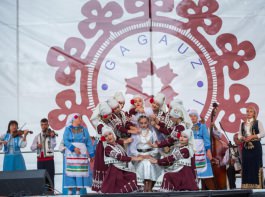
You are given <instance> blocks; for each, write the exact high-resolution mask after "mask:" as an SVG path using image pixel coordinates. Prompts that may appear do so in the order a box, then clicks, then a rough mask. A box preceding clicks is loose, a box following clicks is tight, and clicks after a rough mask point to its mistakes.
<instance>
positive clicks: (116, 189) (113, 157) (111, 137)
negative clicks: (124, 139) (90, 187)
mask: <svg viewBox="0 0 265 197" xmlns="http://www.w3.org/2000/svg"><path fill="white" fill-rule="evenodd" d="M102 135H103V136H104V137H105V139H106V142H104V143H106V147H105V158H104V161H105V163H106V164H107V165H108V170H107V173H106V176H105V178H104V181H103V183H102V189H101V191H102V193H129V192H134V191H137V190H138V186H137V180H136V174H135V173H134V172H132V171H131V170H130V169H129V168H128V167H127V166H128V163H129V162H130V161H140V160H142V158H141V157H128V156H127V154H126V152H125V150H124V149H123V147H122V146H121V145H119V144H117V143H116V136H115V134H114V132H113V129H112V128H110V127H107V126H105V127H103V128H102Z"/></svg>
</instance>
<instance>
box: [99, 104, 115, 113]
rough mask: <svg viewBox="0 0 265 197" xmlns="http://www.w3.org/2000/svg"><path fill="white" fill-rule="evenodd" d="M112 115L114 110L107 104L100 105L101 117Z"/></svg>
mask: <svg viewBox="0 0 265 197" xmlns="http://www.w3.org/2000/svg"><path fill="white" fill-rule="evenodd" d="M111 113H112V109H111V108H110V106H109V105H108V104H107V103H106V102H102V103H100V104H99V115H101V116H104V115H109V114H111Z"/></svg>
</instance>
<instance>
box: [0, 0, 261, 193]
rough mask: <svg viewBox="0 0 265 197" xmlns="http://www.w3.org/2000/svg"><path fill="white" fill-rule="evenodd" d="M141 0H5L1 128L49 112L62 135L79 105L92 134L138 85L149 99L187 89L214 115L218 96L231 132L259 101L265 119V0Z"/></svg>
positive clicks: (0, 27)
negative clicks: (103, 113) (108, 108)
mask: <svg viewBox="0 0 265 197" xmlns="http://www.w3.org/2000/svg"><path fill="white" fill-rule="evenodd" d="M134 2H135V1H123V0H119V1H107V0H100V1H97V0H91V1H87V0H46V1H42V0H34V1H32V0H20V1H16V0H1V1H0V71H1V74H0V87H1V88H0V103H1V107H0V113H1V114H2V115H1V118H0V131H1V133H5V132H6V129H7V128H6V127H7V124H8V122H9V120H11V119H15V120H17V121H18V122H19V125H20V126H21V125H22V124H23V123H27V125H26V126H25V128H28V129H30V130H33V131H34V132H35V133H38V132H39V130H40V129H39V121H40V119H41V118H43V117H49V120H50V122H51V126H52V127H53V128H54V129H56V130H58V133H59V137H58V143H59V141H60V139H61V137H62V130H63V126H64V124H65V118H66V116H67V115H68V114H69V113H72V112H80V113H82V114H85V116H84V120H85V123H86V124H87V126H88V128H89V131H90V133H91V134H94V133H95V131H94V129H93V127H92V126H91V123H90V122H89V117H90V115H91V113H92V110H93V109H94V107H95V105H96V104H97V103H98V101H103V100H106V99H107V98H109V97H110V96H112V95H113V94H114V92H115V91H122V92H123V93H125V94H126V98H127V104H126V106H125V108H126V109H128V108H129V99H130V98H132V96H133V94H135V93H139V92H140V93H143V96H144V97H145V98H146V100H148V98H149V97H150V96H151V95H154V94H156V93H157V92H159V91H161V90H163V92H164V93H165V94H166V95H167V97H168V100H167V101H168V102H169V100H170V99H173V98H180V99H182V100H183V101H184V105H185V107H186V108H187V109H194V108H195V109H197V110H199V111H201V112H202V115H203V116H205V117H206V119H208V120H209V111H210V110H211V103H212V102H214V101H217V102H218V103H219V104H220V113H218V116H217V121H222V123H223V125H224V126H225V128H226V130H227V131H229V132H236V131H237V128H238V125H239V124H238V122H240V121H241V118H242V116H243V115H242V114H241V112H242V113H244V108H245V107H246V106H247V104H248V103H254V104H255V106H258V108H259V119H260V120H261V121H262V122H263V123H264V120H265V102H264V101H265V99H264V91H265V88H264V86H265V81H264V76H265V67H264V66H263V62H264V57H265V56H264V54H265V47H264V45H263V43H264V42H265V36H264V29H265V21H264V15H265V5H264V1H263V0H255V1H251V0H222V1H221V0H219V1H194V2H195V4H194V5H193V4H187V2H188V1H180V0H175V1H171V0H170V1H164V2H167V3H168V4H163V3H162V1H153V4H152V6H149V5H148V1H141V2H140V1H139V2H137V3H136V6H133V3H134ZM185 2H186V4H185ZM204 3H205V4H204ZM200 10H201V12H200ZM149 13H151V15H149ZM149 16H150V17H149ZM104 17H105V18H104ZM150 18H151V19H152V21H153V22H154V23H153V24H152V26H150V21H151V19H150ZM170 25H171V26H170ZM89 28H90V30H89ZM97 28H99V31H96V30H97ZM126 28H127V29H126ZM174 28H178V29H175V30H174ZM93 29H94V30H93ZM95 29H96V30H95ZM150 30H152V32H153V33H150ZM178 30H179V32H178ZM110 32H113V33H110ZM172 32H173V33H172ZM174 32H175V33H174ZM111 35H112V36H111ZM232 35H234V36H232ZM191 37H192V38H191ZM108 39H109V40H108ZM195 39H196V40H197V41H194V40H195ZM105 41H106V43H104V42H105ZM198 42H199V43H200V44H198ZM229 43H230V44H229ZM223 45H224V46H225V47H226V50H224V48H222V46H223ZM52 47H53V48H52ZM65 48H66V49H65ZM55 49H56V50H55ZM204 49H205V50H204ZM205 51H207V53H208V55H207V54H206V53H204V52H205ZM229 51H231V52H229ZM224 54H227V55H226V56H225V55H224ZM150 58H151V59H150ZM150 60H152V64H151V63H150ZM232 60H236V62H237V63H235V62H233V61H232ZM231 62H232V63H231ZM229 69H230V71H229ZM233 84H234V85H235V84H239V85H237V86H236V87H235V88H233V87H231V85H233ZM243 86H244V87H243ZM248 91H249V92H248ZM58 94H59V95H58ZM56 98H57V99H56ZM233 100H235V101H233ZM228 101H229V102H228ZM33 136H34V135H33ZM33 136H29V138H28V143H29V145H28V146H27V148H26V150H28V149H29V147H30V145H31V143H32V140H33ZM229 136H230V137H231V136H232V135H231V134H230V135H229ZM34 158H35V155H34ZM1 159H2V157H1ZM60 162H61V161H58V165H57V166H56V169H57V172H58V171H61V165H60ZM34 166H35V163H32V162H30V161H29V160H27V167H28V168H34ZM0 167H1V168H2V162H0ZM56 187H57V188H60V183H58V185H57V186H56Z"/></svg>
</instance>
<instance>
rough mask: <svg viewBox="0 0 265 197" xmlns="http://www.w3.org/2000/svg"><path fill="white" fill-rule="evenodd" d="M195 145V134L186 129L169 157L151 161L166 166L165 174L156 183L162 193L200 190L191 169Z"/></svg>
mask: <svg viewBox="0 0 265 197" xmlns="http://www.w3.org/2000/svg"><path fill="white" fill-rule="evenodd" d="M193 145H194V137H193V132H192V130H191V129H186V130H184V131H183V132H181V135H180V138H179V144H178V145H177V146H175V148H174V149H173V151H172V153H171V154H170V155H169V156H167V157H165V158H163V159H158V160H157V159H154V158H151V159H150V161H151V162H152V163H154V164H158V165H160V166H165V173H164V174H162V175H161V176H160V177H159V178H158V180H157V182H156V186H160V189H159V190H160V191H165V192H168V191H182V190H198V186H197V184H196V182H195V179H194V177H193V169H192V167H191V158H192V157H193V154H194V150H193Z"/></svg>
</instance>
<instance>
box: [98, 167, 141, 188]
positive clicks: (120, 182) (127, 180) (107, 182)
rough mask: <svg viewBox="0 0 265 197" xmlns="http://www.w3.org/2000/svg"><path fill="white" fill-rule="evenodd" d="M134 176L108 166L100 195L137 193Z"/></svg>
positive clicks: (131, 173)
mask: <svg viewBox="0 0 265 197" xmlns="http://www.w3.org/2000/svg"><path fill="white" fill-rule="evenodd" d="M137 190H138V186H137V179H136V174H135V173H133V172H127V171H123V170H120V169H118V168H116V167H115V166H113V165H110V167H109V169H108V170H107V174H106V176H105V179H104V181H103V184H102V190H101V191H102V193H129V192H133V191H137Z"/></svg>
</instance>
